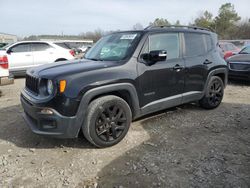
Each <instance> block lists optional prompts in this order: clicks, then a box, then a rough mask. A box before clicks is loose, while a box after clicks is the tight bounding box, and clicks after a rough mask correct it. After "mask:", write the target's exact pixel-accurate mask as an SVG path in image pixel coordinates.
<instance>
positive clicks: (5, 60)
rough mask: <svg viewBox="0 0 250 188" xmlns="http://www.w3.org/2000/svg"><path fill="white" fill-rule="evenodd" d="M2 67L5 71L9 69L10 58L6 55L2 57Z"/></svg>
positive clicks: (0, 65) (0, 64) (0, 58)
mask: <svg viewBox="0 0 250 188" xmlns="http://www.w3.org/2000/svg"><path fill="white" fill-rule="evenodd" d="M0 67H2V68H4V69H8V68H9V63H8V57H7V56H6V55H5V56H0Z"/></svg>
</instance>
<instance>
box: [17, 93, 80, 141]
mask: <svg viewBox="0 0 250 188" xmlns="http://www.w3.org/2000/svg"><path fill="white" fill-rule="evenodd" d="M21 104H22V107H23V109H24V113H23V117H24V120H25V121H26V123H27V124H28V126H29V127H30V129H31V130H32V131H33V132H34V133H36V134H39V135H46V136H53V137H57V138H75V137H77V136H78V132H79V127H80V126H79V123H80V122H78V121H76V120H77V118H76V116H73V117H67V116H63V115H61V114H60V113H58V112H57V111H56V110H54V109H52V108H45V107H39V106H38V105H36V104H33V103H32V102H30V101H29V100H28V99H27V98H25V95H23V94H21ZM43 109H49V110H50V111H52V114H44V113H42V112H41V110H43Z"/></svg>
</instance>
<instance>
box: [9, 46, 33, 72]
mask: <svg viewBox="0 0 250 188" xmlns="http://www.w3.org/2000/svg"><path fill="white" fill-rule="evenodd" d="M8 61H9V70H10V71H11V72H21V71H25V70H27V69H28V68H29V67H32V66H34V64H33V55H32V52H31V50H30V44H29V43H21V44H17V45H15V46H13V47H11V48H10V49H9V50H8Z"/></svg>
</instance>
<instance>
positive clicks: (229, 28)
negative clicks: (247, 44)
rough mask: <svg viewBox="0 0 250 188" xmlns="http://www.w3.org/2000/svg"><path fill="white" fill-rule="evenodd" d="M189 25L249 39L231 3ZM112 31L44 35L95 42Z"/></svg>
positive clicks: (248, 28) (249, 27)
mask: <svg viewBox="0 0 250 188" xmlns="http://www.w3.org/2000/svg"><path fill="white" fill-rule="evenodd" d="M149 25H153V26H163V25H166V26H170V25H177V26H178V25H181V23H180V21H179V20H177V21H176V22H174V23H170V22H169V21H168V20H167V19H166V18H156V19H155V20H154V21H153V22H150V23H149ZM188 25H189V26H199V27H204V28H208V29H210V30H212V31H214V32H216V33H217V34H218V36H219V38H220V39H224V40H225V39H250V19H242V18H241V17H240V16H239V15H238V13H237V12H236V10H235V8H234V5H233V4H231V3H225V4H222V5H221V7H220V8H219V10H218V15H217V16H214V15H213V14H212V13H211V12H209V11H207V10H206V11H204V12H202V13H201V14H200V15H199V16H198V17H197V18H195V19H194V21H193V22H190V23H189V24H188ZM131 29H133V30H141V29H144V27H143V25H142V24H140V23H136V24H135V25H134V26H133V27H132V28H131ZM110 32H113V31H103V30H101V29H97V30H95V31H88V32H82V33H80V34H79V35H64V36H62V35H53V36H52V35H45V37H47V38H56V39H57V38H60V39H79V40H81V39H92V40H93V41H94V42H96V41H97V40H98V39H100V38H101V37H102V36H103V35H106V34H108V33H110ZM42 37H44V35H39V36H36V35H32V36H29V37H26V38H24V40H37V39H40V38H42Z"/></svg>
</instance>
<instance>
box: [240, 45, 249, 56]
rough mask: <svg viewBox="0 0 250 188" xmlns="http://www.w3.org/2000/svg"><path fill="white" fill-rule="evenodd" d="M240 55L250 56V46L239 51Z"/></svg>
mask: <svg viewBox="0 0 250 188" xmlns="http://www.w3.org/2000/svg"><path fill="white" fill-rule="evenodd" d="M240 54H250V46H247V47H245V48H243V49H242V50H241V51H240Z"/></svg>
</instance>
